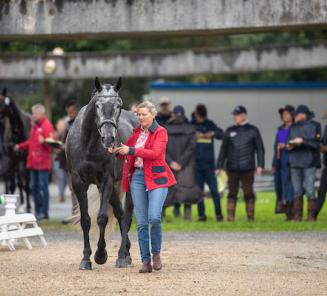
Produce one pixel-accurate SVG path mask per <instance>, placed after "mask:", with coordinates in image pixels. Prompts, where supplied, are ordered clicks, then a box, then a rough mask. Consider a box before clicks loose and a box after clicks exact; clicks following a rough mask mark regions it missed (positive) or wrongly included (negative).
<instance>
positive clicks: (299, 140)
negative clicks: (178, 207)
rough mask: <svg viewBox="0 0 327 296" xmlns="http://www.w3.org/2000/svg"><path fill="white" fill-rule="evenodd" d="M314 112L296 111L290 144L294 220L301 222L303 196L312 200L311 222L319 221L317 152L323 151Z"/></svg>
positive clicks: (304, 107)
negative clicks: (316, 179)
mask: <svg viewBox="0 0 327 296" xmlns="http://www.w3.org/2000/svg"><path fill="white" fill-rule="evenodd" d="M310 115H311V112H310V110H309V108H308V107H307V106H305V105H299V106H298V107H297V108H296V110H295V123H294V124H293V125H292V126H291V129H290V132H289V137H288V144H287V145H286V148H287V149H288V150H289V163H290V167H291V178H292V184H293V187H294V204H293V219H294V220H295V221H301V220H302V215H303V195H304V192H305V193H306V195H307V197H308V219H307V220H308V221H315V220H316V199H315V192H314V191H315V188H314V183H315V176H316V162H315V151H316V149H317V148H318V147H319V145H320V144H319V141H318V140H317V137H316V126H315V124H314V123H312V122H311V120H310Z"/></svg>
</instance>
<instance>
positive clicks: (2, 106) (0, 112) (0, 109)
mask: <svg viewBox="0 0 327 296" xmlns="http://www.w3.org/2000/svg"><path fill="white" fill-rule="evenodd" d="M10 103H11V99H10V98H9V97H8V96H7V89H6V88H4V89H3V90H2V93H1V94H0V119H2V118H4V117H5V116H6V115H7V113H8V111H9V105H10Z"/></svg>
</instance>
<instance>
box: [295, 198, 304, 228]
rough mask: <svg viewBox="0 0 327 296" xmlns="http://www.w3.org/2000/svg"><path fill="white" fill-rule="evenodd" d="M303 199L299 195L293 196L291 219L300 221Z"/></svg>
mask: <svg viewBox="0 0 327 296" xmlns="http://www.w3.org/2000/svg"><path fill="white" fill-rule="evenodd" d="M302 212H303V199H302V198H301V197H299V198H295V199H294V202H293V220H294V221H297V222H301V221H302Z"/></svg>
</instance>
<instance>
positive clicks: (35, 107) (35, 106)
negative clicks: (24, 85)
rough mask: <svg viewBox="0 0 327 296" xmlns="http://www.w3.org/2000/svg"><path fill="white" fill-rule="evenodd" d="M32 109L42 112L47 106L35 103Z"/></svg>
mask: <svg viewBox="0 0 327 296" xmlns="http://www.w3.org/2000/svg"><path fill="white" fill-rule="evenodd" d="M32 111H33V112H37V111H39V112H41V113H43V114H44V113H45V107H44V106H43V105H42V104H35V105H33V106H32Z"/></svg>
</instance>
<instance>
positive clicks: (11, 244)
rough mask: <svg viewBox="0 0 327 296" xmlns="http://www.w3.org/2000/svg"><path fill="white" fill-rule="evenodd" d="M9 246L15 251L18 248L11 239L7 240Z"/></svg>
mask: <svg viewBox="0 0 327 296" xmlns="http://www.w3.org/2000/svg"><path fill="white" fill-rule="evenodd" d="M7 246H8V248H9V250H10V251H15V250H16V249H15V246H14V244H13V243H12V241H11V240H8V241H7Z"/></svg>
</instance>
